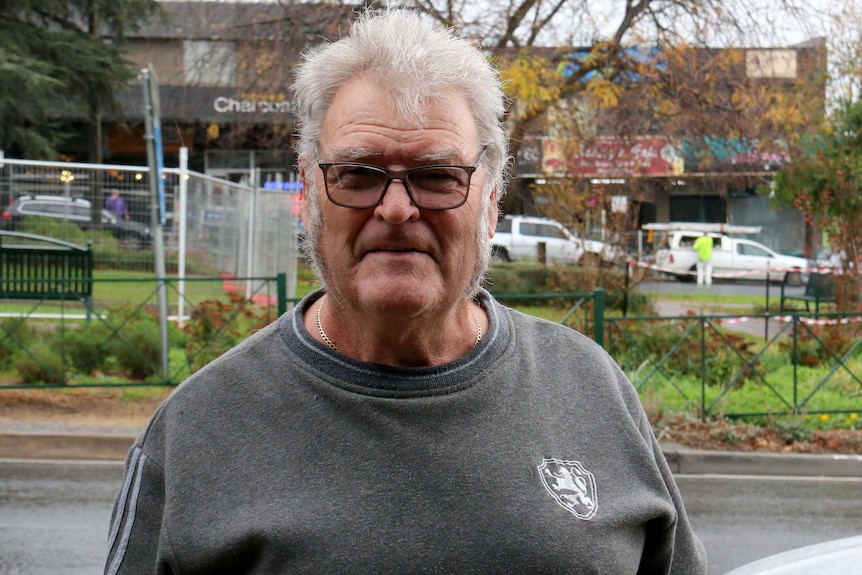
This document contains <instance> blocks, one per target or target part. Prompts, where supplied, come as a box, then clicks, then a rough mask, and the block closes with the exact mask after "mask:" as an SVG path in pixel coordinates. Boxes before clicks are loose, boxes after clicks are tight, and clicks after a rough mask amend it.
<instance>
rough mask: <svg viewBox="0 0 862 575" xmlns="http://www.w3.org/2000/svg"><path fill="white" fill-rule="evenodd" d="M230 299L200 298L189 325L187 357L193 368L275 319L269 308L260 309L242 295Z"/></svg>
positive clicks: (235, 295) (193, 369)
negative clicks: (200, 300)
mask: <svg viewBox="0 0 862 575" xmlns="http://www.w3.org/2000/svg"><path fill="white" fill-rule="evenodd" d="M230 297H231V299H230V301H229V302H227V303H225V302H222V301H219V300H206V301H202V302H200V303H199V304H198V305H197V307H196V308H195V309H194V311H193V312H192V314H191V318H190V319H189V322H188V323H187V324H186V326H185V332H186V338H187V339H186V359H187V361H188V364H189V367H190V369H191V370H192V372H195V371H197V370H199V369H200V368H201V367H203V366H204V365H206V364H208V363H209V362H211V361H212V360H214V359H215V358H217V357H218V356H220V355H221V354H223V353H224V352H226V351H227V350H229V349H230V348H232V347H234V346H235V345H236V344H238V343H239V342H241V341H242V340H243V339H245V338H246V337H248V335H249V334H250V333H252V332H254V331H255V330H258V329H260V328H262V327H264V326H265V325H267V324H268V323H270V321H271V320H272V318H271V317H270V313H269V310H267V309H265V308H262V309H260V310H259V311H258V312H256V311H255V310H254V309H253V308H252V307H251V306H250V305H249V304H248V302H246V301H245V298H243V297H242V296H241V295H238V294H231V296H230Z"/></svg>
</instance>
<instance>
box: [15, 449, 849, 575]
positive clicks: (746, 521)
mask: <svg viewBox="0 0 862 575" xmlns="http://www.w3.org/2000/svg"><path fill="white" fill-rule="evenodd" d="M121 480H122V465H121V464H120V463H82V462H22V461H8V460H7V461H3V460H0V573H2V574H4V575H57V574H59V573H62V574H63V575H85V574H86V575H92V574H95V573H101V571H102V562H103V560H104V554H105V541H106V538H107V533H108V524H109V522H110V514H111V506H112V504H113V500H114V496H115V494H116V492H117V490H118V489H119V486H120V482H121ZM677 480H678V483H679V486H680V489H681V490H682V492H683V496H684V498H685V500H686V506H687V508H688V512H689V516H690V518H691V521H692V524H693V525H694V528H695V530H696V531H697V533H698V534H699V536H700V537H701V539H702V540H703V542H704V544H705V546H706V548H707V552H708V554H709V558H710V569H709V574H710V575H721V574H722V573H725V572H726V571H728V570H729V569H732V568H733V567H736V566H739V565H742V564H744V563H747V562H749V561H752V560H754V559H757V558H760V557H765V556H767V555H771V554H773V553H778V552H781V551H786V550H789V549H792V548H795V547H799V546H803V545H809V544H813V543H819V542H822V541H827V540H830V539H834V538H839V537H847V536H851V535H857V534H860V533H862V507H860V506H859V504H858V502H859V501H862V479H856V480H848V479H843V480H829V479H818V478H806V479H798V478H786V477H785V478H780V477H779V478H776V477H751V476H703V475H699V476H688V475H683V476H679V477H678V478H677Z"/></svg>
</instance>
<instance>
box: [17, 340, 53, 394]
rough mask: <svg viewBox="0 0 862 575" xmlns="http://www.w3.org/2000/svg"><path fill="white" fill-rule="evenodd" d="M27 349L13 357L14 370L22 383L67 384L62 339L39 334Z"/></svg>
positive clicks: (19, 351) (21, 350)
mask: <svg viewBox="0 0 862 575" xmlns="http://www.w3.org/2000/svg"><path fill="white" fill-rule="evenodd" d="M29 344H30V345H28V347H27V348H21V349H19V350H18V351H17V352H16V353H15V355H14V356H13V357H12V368H13V369H14V370H15V371H16V372H17V373H18V375H19V376H20V377H21V382H22V383H27V384H47V385H62V384H65V383H66V373H65V366H64V363H63V354H62V353H60V352H59V350H60V349H62V348H61V345H60V339H59V337H58V336H57V334H55V333H45V334H39V335H38V336H37V337H35V338H34V339H33V340H32V341H31V342H29Z"/></svg>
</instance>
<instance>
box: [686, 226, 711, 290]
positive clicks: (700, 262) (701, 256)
mask: <svg viewBox="0 0 862 575" xmlns="http://www.w3.org/2000/svg"><path fill="white" fill-rule="evenodd" d="M712 242H713V239H712V238H711V237H709V234H706V233H705V234H703V235H702V236H700V237H699V238H697V239H696V240H694V244H692V246H691V247H693V248H694V251H696V252H697V285H699V286H701V285H704V284H705V285H712Z"/></svg>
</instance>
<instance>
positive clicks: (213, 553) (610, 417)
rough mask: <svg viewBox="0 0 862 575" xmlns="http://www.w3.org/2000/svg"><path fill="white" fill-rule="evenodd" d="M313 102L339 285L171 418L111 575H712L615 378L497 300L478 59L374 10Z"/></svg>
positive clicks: (316, 72) (313, 84) (500, 134)
mask: <svg viewBox="0 0 862 575" xmlns="http://www.w3.org/2000/svg"><path fill="white" fill-rule="evenodd" d="M295 95H296V104H297V105H296V108H295V109H296V111H297V113H298V116H299V120H300V140H299V144H298V149H299V152H300V160H299V163H300V171H301V174H302V178H303V181H304V182H305V186H306V188H305V189H306V196H305V199H304V202H305V203H304V208H303V210H304V213H303V216H304V221H305V223H306V226H307V243H308V245H307V246H306V247H307V252H308V253H309V254H310V257H311V259H312V263H313V266H314V268H315V270H316V271H317V273H318V275H319V278H320V281H321V283H322V285H323V289H321V290H319V291H317V292H315V293H313V294H311V295H309V296H308V297H307V298H305V299H304V300H303V301H302V302H301V303H300V304H299V305H298V306H297V307H296V309H294V310H293V311H291V312H289V313H287V314H286V315H285V316H283V317H281V318H280V319H279V320H278V321H277V322H275V323H274V324H272V325H271V326H269V327H268V328H266V329H264V330H261V331H260V332H258V333H257V334H255V335H253V336H252V337H250V338H249V339H247V340H246V341H245V342H243V343H242V344H241V345H239V346H238V347H237V348H235V349H234V350H232V351H230V352H228V353H227V354H225V355H224V356H223V357H221V358H219V359H217V360H216V361H214V362H213V363H212V364H210V365H209V366H207V367H206V368H204V369H203V370H201V371H200V372H198V373H197V374H195V375H194V376H192V377H191V378H189V380H188V381H186V382H185V383H183V384H182V385H181V386H180V387H179V388H178V389H177V390H176V391H175V392H174V393H173V394H172V396H171V397H170V398H169V399H168V400H167V401H166V402H165V403H164V405H162V407H161V408H160V409H159V410H158V411H157V413H156V414H155V416H154V417H153V419H152V421H151V422H150V424H149V425H148V426H147V428H146V430H145V431H144V432H143V433H142V435H141V436H140V438H139V439H138V440H137V442H136V444H135V445H134V446H133V447H132V449H131V451H130V453H129V458H128V460H127V466H126V482H125V484H124V485H123V488H122V491H121V493H120V496H119V497H118V499H117V504H116V506H115V509H114V515H113V521H112V527H111V531H110V541H109V549H110V553H109V556H108V560H107V565H106V569H105V572H106V573H142V572H146V573H183V574H186V575H191V574H198V573H216V572H219V573H267V574H271V573H363V574H365V573H486V574H491V573H495V574H497V573H614V574H621V573H679V574H686V575H691V574H698V573H704V572H705V559H704V552H703V548H702V546H701V545H700V543H699V541H698V540H697V538H696V537H695V535H694V534H693V532H692V529H691V526H690V525H689V522H688V519H687V517H686V514H685V510H684V507H683V503H682V500H681V498H680V495H679V492H678V490H677V487H676V485H675V484H674V481H673V478H672V476H671V473H670V471H669V469H668V466H667V464H666V462H665V460H664V459H663V457H662V454H661V452H660V450H659V447H658V444H657V442H656V440H655V437H654V436H653V434H652V430H651V428H650V425H649V422H648V421H647V418H646V417H645V415H644V412H643V410H642V408H641V406H640V403H639V401H638V397H637V394H636V393H635V390H634V389H633V388H632V386H631V384H630V383H629V382H628V381H627V380H626V378H625V376H624V375H623V373H622V372H621V371H620V369H619V368H618V367H617V366H616V364H615V363H614V362H613V361H612V360H611V359H610V358H609V357H608V356H607V355H606V354H605V353H604V352H603V350H602V349H601V348H600V347H599V346H597V345H596V344H595V343H593V342H592V341H590V340H589V339H588V338H586V337H584V336H582V335H580V334H578V333H577V332H575V331H573V330H571V329H569V328H567V327H564V326H560V325H557V324H553V323H550V322H546V321H542V320H538V319H535V318H531V317H528V316H525V315H522V314H520V313H517V312H514V311H511V310H508V309H506V308H504V307H503V306H501V305H500V304H498V303H497V302H496V301H494V299H493V298H492V297H491V296H490V295H489V294H488V293H487V292H486V291H484V290H482V289H480V287H479V285H480V282H481V279H482V277H483V274H484V270H485V268H486V265H487V262H488V259H489V253H490V252H489V247H488V243H489V238H490V237H491V236H492V235H493V233H494V232H493V230H494V227H495V222H496V220H497V205H496V203H497V200H498V199H499V197H500V195H501V194H502V193H503V185H504V174H505V169H504V168H505V165H506V158H507V153H506V144H505V135H504V130H503V126H502V124H501V118H502V115H503V94H502V92H501V90H500V83H499V79H498V77H497V74H496V73H495V71H494V69H493V68H492V67H491V66H489V64H488V63H487V61H486V59H485V58H484V57H483V55H482V54H481V52H479V51H477V50H476V49H474V48H473V47H472V46H471V45H470V44H468V43H467V42H465V41H463V40H460V39H458V38H456V37H455V36H454V35H453V34H451V33H450V32H447V31H444V30H439V29H436V28H435V27H433V26H431V25H430V24H428V23H427V22H426V21H425V20H423V19H422V18H421V17H419V16H417V15H415V14H413V13H411V12H407V11H397V10H396V11H384V12H382V13H374V12H372V13H366V14H365V15H363V16H362V17H361V18H360V20H359V21H358V22H357V23H356V24H355V25H354V27H353V29H352V32H351V34H350V36H348V37H346V38H344V39H342V40H340V41H338V42H335V43H334V44H332V45H329V46H326V47H324V48H322V49H320V50H318V51H316V52H314V53H312V54H310V55H309V56H308V57H307V58H306V60H305V62H304V63H303V64H302V65H301V67H300V68H299V70H298V73H297V79H296V83H295Z"/></svg>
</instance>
